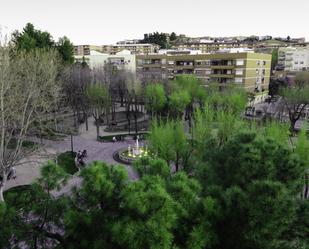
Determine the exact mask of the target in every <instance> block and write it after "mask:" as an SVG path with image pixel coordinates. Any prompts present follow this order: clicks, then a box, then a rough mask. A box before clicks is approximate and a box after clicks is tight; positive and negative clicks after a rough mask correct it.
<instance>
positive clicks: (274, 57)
mask: <svg viewBox="0 0 309 249" xmlns="http://www.w3.org/2000/svg"><path fill="white" fill-rule="evenodd" d="M277 64H278V48H274V49H273V50H272V51H271V69H272V70H274V69H275V68H276V66H277Z"/></svg>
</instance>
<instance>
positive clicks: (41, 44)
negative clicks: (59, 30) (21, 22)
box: [12, 23, 74, 64]
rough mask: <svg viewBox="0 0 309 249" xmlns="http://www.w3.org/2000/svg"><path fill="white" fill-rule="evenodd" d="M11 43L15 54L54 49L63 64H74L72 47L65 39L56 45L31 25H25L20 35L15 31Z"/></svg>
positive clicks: (50, 38) (45, 33)
mask: <svg viewBox="0 0 309 249" xmlns="http://www.w3.org/2000/svg"><path fill="white" fill-rule="evenodd" d="M12 42H13V45H14V50H15V52H16V51H17V52H20V51H27V52H30V51H33V50H36V49H43V50H50V49H56V50H58V52H59V54H60V56H61V58H62V61H63V62H64V64H72V63H73V62H74V46H73V44H72V43H71V41H70V40H69V39H68V38H67V37H65V36H64V37H62V38H60V39H59V41H58V43H56V42H55V41H54V40H53V38H52V36H51V35H50V33H48V32H46V31H44V32H43V31H41V30H37V29H35V28H34V26H33V24H31V23H27V24H26V26H25V27H24V29H23V31H22V32H21V33H19V32H18V31H15V32H14V33H13V39H12Z"/></svg>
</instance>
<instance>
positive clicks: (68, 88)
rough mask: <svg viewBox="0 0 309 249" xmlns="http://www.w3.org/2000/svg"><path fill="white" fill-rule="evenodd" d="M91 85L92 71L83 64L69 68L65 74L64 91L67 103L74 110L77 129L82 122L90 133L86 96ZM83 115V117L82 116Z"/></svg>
mask: <svg viewBox="0 0 309 249" xmlns="http://www.w3.org/2000/svg"><path fill="white" fill-rule="evenodd" d="M90 83H91V71H90V69H89V68H88V67H85V66H82V65H81V64H74V65H72V66H70V67H68V68H67V69H66V70H65V72H64V74H63V90H64V93H65V97H66V98H65V99H66V102H67V103H68V104H69V105H70V107H71V108H72V111H73V114H74V123H75V127H77V126H78V124H79V123H80V121H81V120H84V121H85V123H86V130H87V131H88V113H89V103H88V101H87V100H88V99H87V96H86V88H87V86H88V85H89V84H90ZM81 114H82V116H81Z"/></svg>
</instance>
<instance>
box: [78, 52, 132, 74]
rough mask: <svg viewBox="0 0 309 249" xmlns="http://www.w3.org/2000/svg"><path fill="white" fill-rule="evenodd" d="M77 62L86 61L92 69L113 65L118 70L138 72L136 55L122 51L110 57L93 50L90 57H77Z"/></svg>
mask: <svg viewBox="0 0 309 249" xmlns="http://www.w3.org/2000/svg"><path fill="white" fill-rule="evenodd" d="M75 61H76V62H82V61H85V62H86V63H87V64H88V65H89V67H90V68H92V69H95V68H99V67H102V66H104V65H105V64H112V65H114V66H116V67H117V68H118V69H125V70H127V71H131V72H132V73H133V74H135V71H136V62H135V55H132V54H131V53H130V52H129V51H122V52H119V53H117V54H115V55H109V54H102V53H99V52H96V51H92V50H91V51H90V54H89V55H83V56H81V55H76V56H75Z"/></svg>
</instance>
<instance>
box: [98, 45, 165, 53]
mask: <svg viewBox="0 0 309 249" xmlns="http://www.w3.org/2000/svg"><path fill="white" fill-rule="evenodd" d="M159 48H160V47H159V46H158V45H156V44H148V43H137V44H116V45H103V46H102V47H101V52H102V53H106V54H117V53H119V52H121V51H123V50H128V51H130V52H131V54H150V53H156V52H157V51H158V50H159Z"/></svg>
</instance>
